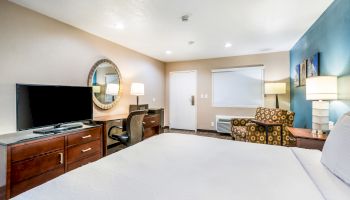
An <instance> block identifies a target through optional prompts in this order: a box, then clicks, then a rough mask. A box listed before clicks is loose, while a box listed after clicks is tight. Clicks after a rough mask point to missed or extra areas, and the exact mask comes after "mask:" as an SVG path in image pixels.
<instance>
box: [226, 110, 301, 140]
mask: <svg viewBox="0 0 350 200" xmlns="http://www.w3.org/2000/svg"><path fill="white" fill-rule="evenodd" d="M294 115H295V114H294V113H293V112H290V111H287V110H282V109H276V108H262V107H259V108H257V110H256V114H255V119H257V120H266V121H272V122H279V123H282V133H283V145H284V146H295V138H294V137H293V136H292V135H291V134H290V133H289V131H288V130H287V127H288V126H291V127H292V126H293V122H294ZM231 123H232V133H231V136H232V137H233V139H235V140H237V141H245V142H253V143H261V144H265V143H266V133H265V127H263V126H260V125H257V124H255V123H252V122H251V121H250V119H232V121H231ZM280 129H281V127H280V126H272V127H269V129H268V143H269V144H273V145H280V143H281V142H280V141H281V138H280V137H281V136H280V131H281V130H280Z"/></svg>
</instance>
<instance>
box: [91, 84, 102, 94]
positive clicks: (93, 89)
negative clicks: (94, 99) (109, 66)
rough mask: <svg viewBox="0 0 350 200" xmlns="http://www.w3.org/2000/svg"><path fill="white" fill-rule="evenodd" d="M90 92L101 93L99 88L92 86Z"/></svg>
mask: <svg viewBox="0 0 350 200" xmlns="http://www.w3.org/2000/svg"><path fill="white" fill-rule="evenodd" d="M92 92H93V93H101V86H98V85H94V86H92Z"/></svg>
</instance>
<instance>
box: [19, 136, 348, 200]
mask: <svg viewBox="0 0 350 200" xmlns="http://www.w3.org/2000/svg"><path fill="white" fill-rule="evenodd" d="M307 152H311V150H304V149H293V148H287V147H280V146H271V145H261V144H253V143H243V142H236V141H230V140H222V139H215V138H208V137H201V136H195V135H185V134H173V133H165V134H161V135H159V136H155V137H152V138H150V139H147V140H145V141H143V142H141V143H139V144H136V145H134V146H132V147H129V148H127V149H124V150H122V151H120V152H117V153H114V154H112V155H110V156H107V157H105V158H103V159H100V160H99V161H96V162H94V163H91V164H88V165H85V166H83V167H81V168H78V169H76V170H73V171H71V172H68V173H66V174H64V175H62V176H60V177H58V178H56V179H53V180H51V181H49V182H47V183H45V184H43V185H40V186H38V187H36V188H33V189H31V190H29V191H27V192H25V193H22V194H20V195H18V196H16V197H15V198H13V199H16V200H23V199H36V200H47V199H50V200H56V199H57V200H61V199H65V200H69V199H74V200H79V199H84V200H86V199H87V200H89V199H91V200H92V199H106V200H109V199H120V200H134V199H144V200H209V199H210V200H211V199H220V200H233V199H237V200H281V199H283V200H295V199H298V200H322V199H326V198H327V197H330V199H329V200H331V199H332V200H333V199H334V200H336V198H333V197H332V195H330V194H327V195H325V194H324V193H322V190H323V189H324V190H327V188H328V189H329V185H331V186H332V184H333V183H332V181H330V180H329V179H332V180H338V179H337V178H336V177H332V176H331V174H328V175H327V176H325V177H323V178H321V179H320V180H318V178H315V177H317V173H318V172H317V170H316V171H314V170H312V168H322V166H321V163H320V162H319V158H320V155H321V152H320V151H312V153H311V154H312V155H311V154H308V153H307ZM308 156H310V157H312V158H317V159H307V158H308ZM299 157H300V158H299ZM301 162H306V163H305V165H303V164H302V163H301ZM310 162H311V163H312V164H310ZM310 168H311V171H313V172H314V173H316V174H315V175H312V174H311V175H310V172H309V170H310ZM322 169H324V168H322ZM314 176H315V177H314ZM315 181H316V182H317V181H323V182H328V183H327V184H324V185H317V184H315ZM329 181H330V182H329ZM338 181H339V180H338ZM337 184H341V182H338V183H337ZM343 186H344V185H343ZM342 189H344V190H348V191H349V187H348V186H344V188H342ZM332 192H339V191H337V190H333V191H327V193H332ZM348 194H349V193H344V195H345V196H338V197H340V198H339V200H342V199H341V198H343V197H344V198H345V197H348V198H347V199H350V198H349V195H348ZM344 198H343V199H344ZM327 200H328V199H327ZM337 200H338V199H337ZM344 200H345V199H344Z"/></svg>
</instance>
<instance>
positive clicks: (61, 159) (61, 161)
mask: <svg viewBox="0 0 350 200" xmlns="http://www.w3.org/2000/svg"><path fill="white" fill-rule="evenodd" d="M58 155H60V164H63V153H59V154H58Z"/></svg>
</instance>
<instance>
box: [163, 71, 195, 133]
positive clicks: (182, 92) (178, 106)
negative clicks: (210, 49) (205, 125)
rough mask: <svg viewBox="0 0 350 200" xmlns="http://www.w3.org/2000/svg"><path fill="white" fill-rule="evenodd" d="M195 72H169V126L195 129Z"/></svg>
mask: <svg viewBox="0 0 350 200" xmlns="http://www.w3.org/2000/svg"><path fill="white" fill-rule="evenodd" d="M196 94H197V72H196V71H179V72H170V91H169V105H170V106H169V120H170V125H169V126H170V128H174V129H185V130H197V102H196V101H197V99H196Z"/></svg>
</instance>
